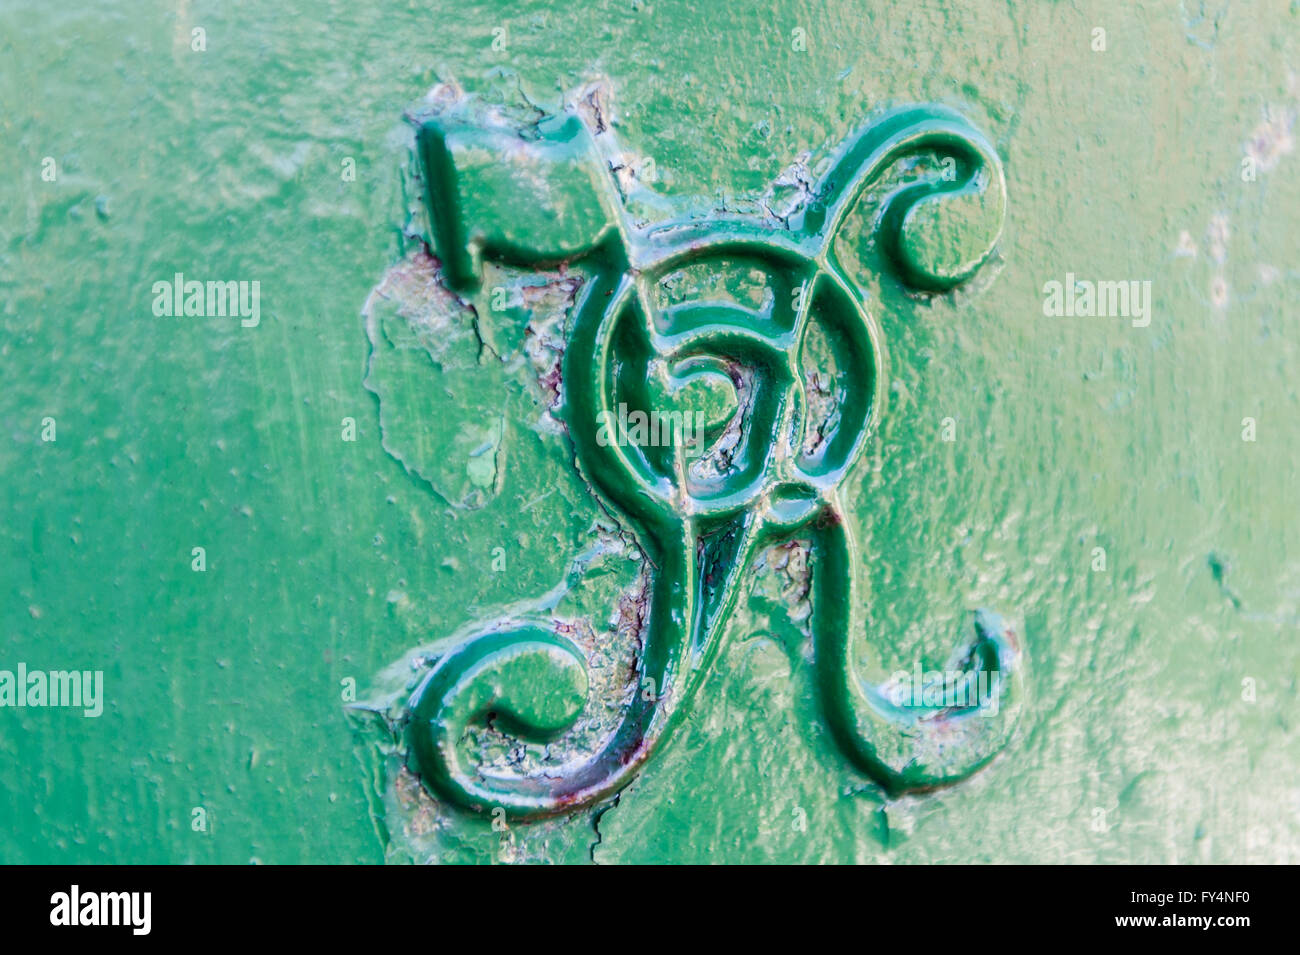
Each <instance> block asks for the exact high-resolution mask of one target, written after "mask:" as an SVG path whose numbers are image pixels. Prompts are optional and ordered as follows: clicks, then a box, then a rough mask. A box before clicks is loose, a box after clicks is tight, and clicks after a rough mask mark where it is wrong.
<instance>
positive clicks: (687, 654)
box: [409, 520, 754, 817]
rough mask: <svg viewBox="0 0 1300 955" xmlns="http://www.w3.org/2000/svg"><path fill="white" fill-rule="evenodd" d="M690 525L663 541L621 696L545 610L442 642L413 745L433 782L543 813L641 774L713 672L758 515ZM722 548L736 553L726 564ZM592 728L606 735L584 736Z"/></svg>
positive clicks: (466, 800)
mask: <svg viewBox="0 0 1300 955" xmlns="http://www.w3.org/2000/svg"><path fill="white" fill-rule="evenodd" d="M684 536H685V542H684V543H685V546H683V540H682V539H681V537H679V538H678V540H677V546H676V547H675V548H672V549H668V548H664V549H663V550H662V551H660V552H657V553H654V554H653V559H654V561H655V562H656V563H657V565H658V566H657V572H656V574H655V578H654V583H653V589H652V591H651V592H650V593H649V594H648V595H647V604H646V617H645V620H644V623H643V626H642V630H641V633H640V643H641V646H642V650H641V652H640V654H639V656H638V659H637V663H636V671H635V673H634V674H633V676H634V679H633V680H630V681H628V684H625V685H624V686H623V687H621V688H620V690H619V691H618V694H617V696H616V698H614V699H594V700H589V698H588V696H589V686H588V679H587V667H586V660H585V658H584V656H583V653H582V651H581V650H580V649H579V648H578V646H577V645H576V644H574V643H573V642H571V641H570V640H568V639H566V638H565V637H562V636H560V635H558V634H556V633H555V632H554V628H553V627H552V626H551V625H550V624H549V622H547V621H537V622H511V623H508V624H502V625H500V626H499V627H498V628H497V629H494V630H492V631H489V632H485V633H482V634H480V635H478V636H476V637H474V638H472V639H470V640H468V641H466V642H464V643H462V644H460V645H458V646H457V647H455V648H453V649H452V650H451V651H450V652H448V653H447V654H446V655H445V656H443V657H442V658H441V659H440V660H439V661H438V663H437V664H436V665H435V666H434V668H433V669H432V670H431V671H430V672H429V674H428V676H426V677H425V679H424V680H423V681H422V682H421V683H420V685H419V686H418V687H417V689H416V690H415V692H414V693H413V694H412V697H411V707H410V727H409V733H410V739H411V748H412V751H413V755H414V757H415V761H416V768H417V769H418V770H419V772H420V775H421V776H422V778H423V779H424V781H425V782H426V783H427V784H428V785H429V786H430V788H432V789H433V790H434V791H435V792H436V793H438V794H439V795H441V796H443V797H444V798H447V799H450V800H452V801H454V802H456V803H459V804H460V805H462V806H464V807H466V808H468V809H473V810H477V811H489V810H492V809H496V808H501V809H504V810H506V812H507V813H508V814H510V815H513V816H518V817H531V816H545V815H553V814H557V813H562V812H571V811H573V810H575V809H578V808H580V807H582V806H585V805H589V804H591V803H593V802H596V801H597V800H599V799H601V798H603V797H605V796H608V795H611V794H613V793H615V792H617V791H618V790H620V789H621V788H622V787H623V786H625V785H627V784H628V783H629V782H631V780H632V778H633V777H634V776H635V775H636V773H637V772H638V771H639V770H640V768H641V766H642V764H643V763H644V762H645V761H646V759H647V758H649V756H650V755H651V754H652V753H653V752H654V751H655V750H656V749H657V747H659V746H660V745H661V744H663V743H666V742H667V740H668V738H669V736H670V735H671V733H672V731H673V729H674V728H675V727H676V726H677V724H678V723H679V722H680V721H681V718H682V717H683V716H684V715H685V713H686V712H687V709H688V706H689V703H690V701H691V699H692V698H693V696H694V695H695V691H696V688H697V684H698V683H699V681H700V680H701V678H702V677H703V676H704V675H705V674H707V673H708V670H709V665H710V663H711V661H712V659H713V657H714V656H715V655H716V652H717V648H718V646H719V643H720V636H721V631H722V629H723V628H725V626H726V620H727V616H728V614H729V612H730V609H731V607H732V605H733V604H734V600H735V593H736V591H737V589H738V584H737V579H738V577H739V576H740V574H741V573H742V570H743V568H744V567H745V566H746V565H747V562H748V556H747V555H748V551H749V548H750V547H752V546H753V542H754V529H753V527H752V522H751V521H747V520H739V521H737V522H735V524H734V525H733V526H725V527H722V528H720V529H716V530H715V531H714V532H713V533H712V534H711V535H710V536H709V538H708V539H697V538H696V536H695V535H694V534H692V533H690V532H689V531H687V532H686V533H685V535H684ZM730 538H735V539H734V540H730ZM722 553H735V554H736V555H737V559H736V561H735V562H734V563H733V564H731V565H730V566H728V567H727V568H724V569H721V570H720V569H719V568H718V567H717V566H715V565H716V561H717V560H718V557H719V555H720V554H722ZM602 708H608V709H612V710H616V711H619V713H620V715H619V717H618V723H617V725H616V726H615V727H614V728H612V729H609V728H608V727H606V728H603V729H602V728H600V726H599V724H600V720H599V718H598V716H599V711H600V710H601V709H602ZM592 736H595V737H597V738H598V739H599V742H598V743H596V744H594V745H593V744H590V743H589V742H587V743H584V740H589V738H590V737H592ZM475 737H478V742H479V743H482V742H484V741H489V742H492V743H494V744H495V747H496V748H497V750H498V751H500V750H501V749H505V750H508V751H510V752H511V753H522V758H510V759H492V758H491V757H490V756H489V757H487V758H485V757H484V753H485V752H488V753H490V752H491V751H492V749H493V746H490V745H489V746H482V745H475V742H476V740H475ZM552 741H557V742H559V743H560V745H559V746H558V747H557V749H559V750H560V751H562V752H565V753H572V754H574V755H572V756H571V757H570V758H567V759H563V760H562V761H558V762H552V761H549V760H548V759H547V758H546V756H547V754H546V753H545V752H544V750H543V748H542V747H543V746H544V744H546V743H549V742H552ZM529 744H533V745H532V746H531V750H532V752H531V753H530V752H529V750H530V746H529Z"/></svg>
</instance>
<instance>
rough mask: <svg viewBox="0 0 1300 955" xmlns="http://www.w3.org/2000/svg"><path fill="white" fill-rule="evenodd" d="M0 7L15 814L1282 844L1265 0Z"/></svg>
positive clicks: (1068, 844)
mask: <svg viewBox="0 0 1300 955" xmlns="http://www.w3.org/2000/svg"><path fill="white" fill-rule="evenodd" d="M37 7H38V5H28V6H24V5H21V4H20V5H17V6H10V7H8V8H6V9H4V10H0V22H2V23H3V27H4V28H3V30H2V31H0V36H3V37H4V39H2V40H0V49H2V50H3V52H4V58H5V62H6V63H7V64H8V68H6V69H4V70H0V105H2V106H3V114H2V115H3V130H4V133H5V135H4V136H3V137H0V160H2V161H3V168H4V169H5V170H7V172H8V175H6V176H5V177H3V178H2V179H0V197H2V198H3V201H0V323H3V324H2V327H3V337H2V338H0V359H2V360H3V362H4V384H5V387H4V389H3V392H2V393H0V420H2V421H3V423H4V426H5V437H6V439H7V440H6V441H5V442H4V443H3V444H2V445H0V448H2V449H3V450H0V464H2V465H3V473H4V476H5V480H4V485H3V492H2V493H3V496H4V501H5V509H4V514H5V517H4V522H3V524H2V525H0V529H2V531H3V547H2V548H0V568H2V569H3V575H2V576H0V587H2V588H3V598H4V599H3V601H0V613H3V632H2V633H0V753H2V754H3V757H4V765H5V766H6V767H7V769H6V770H5V772H4V773H3V774H0V818H3V819H4V820H6V821H7V822H9V825H6V826H5V827H3V831H2V832H0V862H6V863H49V862H54V863H70V862H88V863H104V862H167V863H188V862H196V863H244V862H249V861H260V862H272V863H283V862H327V863H343V862H364V863H384V862H387V863H411V862H414V863H425V862H436V863H534V862H558V863H592V862H594V863H644V862H853V863H876V864H886V863H932V862H955V863H967V862H1099V863H1118V862H1124V863H1169V862H1178V863H1201V862H1206V863H1209V862H1295V861H1297V860H1300V782H1298V779H1300V776H1298V773H1297V771H1298V770H1300V743H1297V741H1296V736H1295V733H1294V732H1293V724H1294V722H1295V720H1296V718H1297V715H1298V711H1297V698H1296V692H1297V691H1296V686H1297V679H1298V678H1300V640H1298V639H1297V637H1300V516H1298V515H1297V510H1296V508H1295V507H1294V501H1293V498H1294V494H1293V493H1292V490H1291V488H1292V485H1293V484H1294V474H1293V471H1294V470H1295V468H1294V465H1295V462H1296V460H1297V448H1298V447H1300V403H1298V401H1297V393H1296V388H1295V374H1296V370H1297V368H1300V335H1297V330H1296V314H1295V309H1294V306H1293V304H1292V303H1293V300H1294V299H1295V296H1296V294H1297V291H1298V290H1300V244H1298V243H1297V240H1296V238H1295V230H1294V224H1295V221H1296V217H1297V214H1300V186H1298V185H1297V176H1296V175H1295V173H1296V171H1297V169H1300V157H1297V156H1296V154H1295V139H1294V137H1295V135H1296V132H1295V121H1296V117H1297V113H1300V79H1297V70H1300V65H1298V64H1300V30H1298V29H1297V26H1298V24H1300V15H1298V14H1297V10H1296V8H1295V5H1294V4H1287V3H1281V2H1279V3H1265V4H1262V5H1260V6H1259V8H1258V9H1257V10H1256V9H1253V8H1252V9H1251V10H1249V11H1247V10H1244V9H1238V8H1236V7H1230V6H1228V5H1226V4H1224V5H1218V6H1216V5H1215V4H1192V3H1176V2H1168V3H1162V2H1153V3H1143V4H1137V5H1130V4H1118V3H1115V4H1097V5H1094V6H1093V7H1089V8H1087V9H1080V8H1076V7H1067V6H1062V5H1059V4H1045V3H1026V4H1018V5H1012V6H1009V7H999V8H996V9H994V8H992V7H989V8H970V7H968V6H965V5H959V4H956V3H946V2H945V3H935V4H925V5H917V4H914V3H897V4H895V3H876V2H866V0H831V2H827V3H823V4H820V5H816V6H815V8H814V7H810V6H808V5H806V4H794V3H786V2H783V0H773V2H768V3H764V4H754V5H748V6H746V5H741V6H739V7H738V6H737V5H734V4H731V5H726V4H717V5H709V4H677V3H670V2H667V0H620V2H617V3H613V2H598V3H589V4H582V5H570V6H566V5H564V4H561V3H557V2H554V0H551V2H537V3H526V2H520V3H507V2H498V3H468V4H466V3H457V4H450V3H421V4H408V5H405V6H400V5H399V6H398V7H393V6H392V5H381V4H374V5H368V4H355V3H325V4H323V5H320V6H319V9H313V10H312V11H311V12H310V13H307V14H304V13H301V12H299V13H291V12H289V11H286V10H281V9H278V8H276V7H275V6H274V5H254V4H235V5H230V4H220V5H218V4H216V3H203V2H195V3H191V4H188V5H183V6H180V7H176V6H174V5H164V4H160V3H150V2H145V3H125V2H118V0H104V2H100V3H97V4H80V5H78V4H74V5H73V6H71V7H70V8H68V9H62V10H60V12H59V13H58V15H57V16H54V15H51V14H49V13H48V12H41V11H38V8H37Z"/></svg>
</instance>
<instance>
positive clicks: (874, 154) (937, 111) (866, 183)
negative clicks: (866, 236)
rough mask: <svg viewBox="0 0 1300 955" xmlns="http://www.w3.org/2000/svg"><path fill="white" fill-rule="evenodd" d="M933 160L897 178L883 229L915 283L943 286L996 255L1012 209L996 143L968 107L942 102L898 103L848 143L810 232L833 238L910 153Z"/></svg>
mask: <svg viewBox="0 0 1300 955" xmlns="http://www.w3.org/2000/svg"><path fill="white" fill-rule="evenodd" d="M922 158H926V159H928V160H929V161H930V165H929V166H928V167H925V168H924V169H923V170H922V171H921V172H920V174H919V177H918V178H911V177H910V176H907V177H903V179H902V181H898V182H892V183H891V184H890V185H889V191H888V192H887V193H886V194H885V195H884V196H883V197H881V200H880V202H879V205H878V207H877V213H876V217H877V218H876V223H875V230H873V231H876V232H877V234H878V235H879V236H880V239H881V248H882V250H883V251H884V252H885V254H886V257H887V259H888V260H889V263H890V264H891V265H892V267H893V269H894V270H896V271H897V272H898V274H899V277H900V278H902V279H903V281H905V282H906V283H907V284H908V285H910V286H912V287H913V288H917V289H921V290H923V291H927V292H943V291H947V290H948V289H951V288H953V287H954V286H956V285H959V284H961V283H962V282H964V281H966V279H968V278H970V277H971V276H972V275H973V274H974V273H975V271H976V270H977V269H978V268H979V267H980V266H981V265H983V264H984V262H986V261H987V260H988V258H989V256H990V255H991V254H992V252H993V249H994V246H995V245H996V243H997V240H998V237H999V235H1000V234H1001V232H1002V223H1003V219H1004V218H1005V215H1006V181H1005V179H1004V177H1003V174H1002V163H1001V160H999V158H998V154H997V151H996V150H995V149H994V148H993V146H992V145H991V144H990V143H989V142H988V140H986V139H985V138H984V136H983V135H981V134H980V132H979V131H978V130H976V129H975V128H974V127H973V126H971V125H970V124H969V123H968V122H967V121H966V120H965V119H963V118H962V117H961V116H960V115H959V114H957V113H954V112H951V111H950V110H946V109H943V108H942V107H936V106H925V107H912V108H908V109H903V110H897V111H895V112H893V113H890V114H888V115H886V116H885V117H883V118H882V119H880V120H879V121H877V122H875V123H873V124H871V125H870V126H868V127H867V128H866V129H865V130H863V131H862V132H860V133H859V134H858V135H857V136H855V137H854V138H852V139H850V140H849V141H848V142H847V143H846V144H845V146H844V147H843V148H842V149H841V150H840V152H839V154H838V156H837V157H836V159H835V161H834V163H833V165H832V167H831V170H830V172H829V173H828V174H827V175H826V176H825V178H824V179H823V180H822V187H821V189H820V191H819V194H818V196H817V198H816V199H815V200H814V201H813V202H812V203H811V204H810V205H809V206H808V208H807V209H806V210H805V212H804V219H803V222H802V227H803V229H804V231H805V232H809V233H813V234H816V235H820V236H821V237H822V240H823V241H824V242H826V243H828V244H829V243H830V242H832V241H833V240H834V238H835V236H836V234H837V232H838V231H839V229H840V226H841V225H842V224H843V222H844V219H845V217H846V216H848V214H849V213H850V212H851V211H852V210H853V207H854V206H855V205H856V204H857V201H858V199H859V198H860V197H861V196H862V194H863V193H864V191H866V190H867V188H868V187H870V186H872V185H873V184H875V183H877V182H878V181H879V180H880V178H881V176H882V175H883V174H884V173H885V172H887V171H888V170H889V168H890V167H891V166H893V165H895V164H896V163H898V162H900V161H902V160H908V159H922Z"/></svg>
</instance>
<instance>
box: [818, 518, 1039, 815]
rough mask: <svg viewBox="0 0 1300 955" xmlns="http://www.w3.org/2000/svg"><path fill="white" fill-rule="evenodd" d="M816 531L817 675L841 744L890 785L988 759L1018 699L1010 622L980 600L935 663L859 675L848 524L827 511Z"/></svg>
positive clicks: (944, 779) (1014, 716)
mask: <svg viewBox="0 0 1300 955" xmlns="http://www.w3.org/2000/svg"><path fill="white" fill-rule="evenodd" d="M817 533H818V537H819V541H818V546H819V550H820V560H819V562H818V565H817V567H816V569H815V570H814V572H813V601H814V607H815V608H816V613H815V615H814V628H815V630H814V635H813V636H814V641H815V646H816V656H817V678H818V683H819V686H820V690H821V693H822V699H823V703H824V705H825V708H826V714H827V720H828V722H829V724H830V726H831V728H832V730H833V732H834V733H835V735H836V737H837V738H838V740H839V742H840V745H841V747H842V748H843V749H844V750H845V752H846V753H848V754H849V756H850V757H851V758H852V759H853V761H854V762H855V763H857V764H858V765H859V766H860V767H861V768H862V769H863V770H865V771H866V772H867V773H868V774H870V775H871V776H872V778H874V779H875V780H876V781H877V782H878V783H880V785H881V786H883V787H884V788H885V789H886V790H888V791H889V792H890V793H892V794H898V793H903V792H912V791H917V790H925V789H931V788H934V787H938V786H944V785H947V784H949V783H953V782H956V781H958V780H960V779H963V778H964V777H966V776H968V775H970V774H971V773H973V772H974V771H975V770H977V769H979V768H980V767H981V766H983V765H984V764H986V763H987V762H989V761H990V760H991V759H993V757H994V756H996V755H997V754H998V752H999V751H1000V750H1001V749H1002V748H1003V747H1004V746H1005V745H1006V744H1007V742H1008V741H1009V740H1010V738H1011V734H1012V733H1013V732H1014V730H1015V727H1016V724H1017V722H1018V719H1019V716H1020V710H1021V708H1022V705H1023V699H1024V692H1023V685H1022V683H1023V680H1022V671H1023V662H1024V661H1023V654H1022V651H1021V648H1020V646H1019V642H1018V640H1017V639H1016V636H1015V634H1014V632H1013V631H1012V630H1011V629H1010V628H1009V627H1008V626H1007V624H1006V623H1005V621H1003V620H1002V618H1001V617H1000V616H998V615H997V614H995V613H992V612H990V611H985V610H981V611H978V612H976V614H975V619H974V626H973V630H972V632H971V634H970V635H969V636H968V637H966V638H964V639H963V640H962V641H960V643H959V644H958V646H957V647H956V648H955V649H954V651H953V653H952V655H951V656H950V657H949V659H948V662H947V664H946V665H945V667H944V670H943V671H942V672H938V671H930V672H924V673H923V672H922V670H921V667H920V666H919V665H917V666H914V668H913V669H912V670H910V671H898V672H896V673H894V674H893V675H892V676H890V677H888V678H887V679H881V680H880V681H879V682H866V681H863V680H861V679H860V678H859V677H858V675H857V668H856V666H855V661H854V660H853V659H852V653H851V643H852V640H851V638H852V635H853V620H852V617H853V614H852V611H851V607H852V605H853V602H852V593H851V590H852V581H853V579H854V571H855V569H856V568H855V567H854V566H853V565H854V561H853V557H852V555H853V550H852V546H851V543H850V541H849V540H848V531H847V529H846V528H845V527H844V525H843V522H842V521H841V520H840V519H839V517H838V515H837V514H836V513H835V512H834V511H828V512H827V513H826V514H824V515H823V519H822V520H821V522H820V524H819V527H818V528H817ZM880 676H882V677H883V674H881V675H880Z"/></svg>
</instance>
